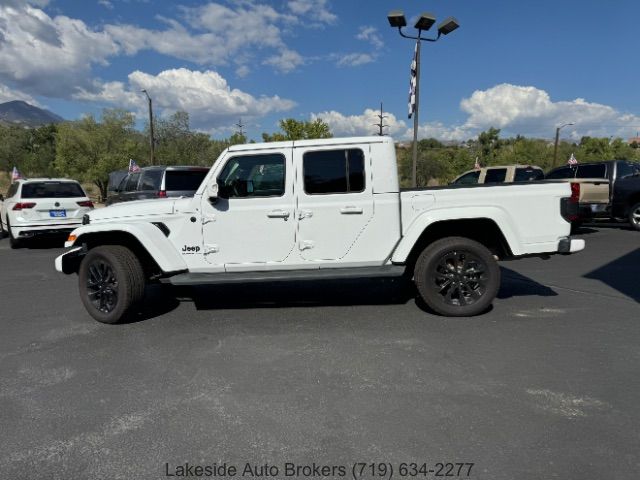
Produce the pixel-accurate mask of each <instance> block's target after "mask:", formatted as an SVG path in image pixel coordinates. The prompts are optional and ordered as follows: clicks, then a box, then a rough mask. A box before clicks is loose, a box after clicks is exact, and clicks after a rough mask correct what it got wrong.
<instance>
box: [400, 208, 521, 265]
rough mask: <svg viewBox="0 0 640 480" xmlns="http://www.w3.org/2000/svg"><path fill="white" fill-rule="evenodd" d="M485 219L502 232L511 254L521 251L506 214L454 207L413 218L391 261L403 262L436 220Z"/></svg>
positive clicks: (428, 212)
mask: <svg viewBox="0 0 640 480" xmlns="http://www.w3.org/2000/svg"><path fill="white" fill-rule="evenodd" d="M473 219H487V220H491V221H493V222H494V223H495V224H496V225H497V227H498V228H499V229H500V231H501V232H502V235H503V236H504V239H505V240H506V242H507V244H508V247H509V249H510V250H511V253H512V254H513V255H521V254H522V253H523V249H522V246H521V245H520V242H519V241H518V240H517V236H516V235H515V228H514V227H513V226H512V224H511V221H510V220H509V217H508V215H507V214H506V212H504V211H503V210H501V209H499V208H497V207H456V208H446V209H442V210H429V211H427V212H424V213H423V214H421V215H419V216H418V217H417V218H415V219H414V220H413V222H412V223H411V225H410V226H409V229H408V230H407V232H406V234H405V235H404V236H403V237H402V240H400V243H399V244H398V246H397V247H396V249H395V251H394V252H393V255H392V257H391V261H392V262H393V263H405V262H406V261H407V258H409V255H410V254H411V251H412V249H413V247H414V245H416V243H417V242H418V240H419V239H420V236H421V235H422V234H423V232H424V231H425V230H427V228H429V227H430V226H431V225H434V224H435V223H437V222H444V221H446V222H454V221H455V220H473Z"/></svg>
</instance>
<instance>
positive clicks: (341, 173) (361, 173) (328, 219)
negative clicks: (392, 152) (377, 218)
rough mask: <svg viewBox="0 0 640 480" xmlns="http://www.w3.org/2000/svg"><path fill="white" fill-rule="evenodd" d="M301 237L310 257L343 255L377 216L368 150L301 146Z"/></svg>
mask: <svg viewBox="0 0 640 480" xmlns="http://www.w3.org/2000/svg"><path fill="white" fill-rule="evenodd" d="M294 164H295V165H296V166H297V168H298V175H297V180H296V181H297V183H296V192H297V200H298V211H297V215H298V241H297V248H298V249H299V250H300V251H301V253H300V254H301V256H302V258H303V259H304V260H308V261H322V260H339V259H341V258H343V257H344V256H345V255H346V254H347V253H348V252H349V250H350V249H351V246H352V245H353V244H354V243H355V242H356V240H357V239H358V237H359V236H360V235H361V233H362V232H363V231H364V229H365V228H366V227H367V224H368V223H369V222H370V220H371V219H372V218H373V205H374V202H373V187H372V182H371V175H370V171H371V157H370V153H369V150H368V149H367V150H366V151H365V150H363V149H362V148H352V147H349V146H346V147H343V148H337V147H335V146H328V147H298V148H295V149H294Z"/></svg>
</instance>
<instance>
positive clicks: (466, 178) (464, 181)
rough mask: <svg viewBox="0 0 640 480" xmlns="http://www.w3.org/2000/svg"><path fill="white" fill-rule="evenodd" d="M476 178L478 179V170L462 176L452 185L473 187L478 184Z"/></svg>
mask: <svg viewBox="0 0 640 480" xmlns="http://www.w3.org/2000/svg"><path fill="white" fill-rule="evenodd" d="M478 178H480V170H475V171H473V172H469V173H466V174H464V175H463V176H461V177H460V178H458V179H457V180H456V181H455V182H453V183H454V184H456V185H474V184H476V183H478Z"/></svg>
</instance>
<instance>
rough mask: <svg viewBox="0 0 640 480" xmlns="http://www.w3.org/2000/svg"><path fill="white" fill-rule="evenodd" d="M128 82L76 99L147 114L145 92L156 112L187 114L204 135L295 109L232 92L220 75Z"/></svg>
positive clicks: (137, 77)
mask: <svg viewBox="0 0 640 480" xmlns="http://www.w3.org/2000/svg"><path fill="white" fill-rule="evenodd" d="M128 80H129V81H128V84H127V85H125V84H124V83H123V82H108V83H104V84H102V85H101V89H100V90H99V91H98V92H91V91H86V90H83V91H81V92H80V93H78V94H76V95H75V98H76V99H78V100H85V101H93V102H100V103H106V104H109V105H115V106H118V107H122V108H130V109H134V110H138V111H139V112H144V111H146V102H145V101H144V97H143V95H142V94H141V93H140V91H141V90H142V89H146V90H147V91H148V92H149V95H151V97H152V99H153V105H154V108H157V109H158V110H159V111H160V112H164V114H168V113H172V112H175V111H177V110H183V111H186V112H188V113H189V115H190V118H191V120H192V123H193V125H194V127H195V128H198V129H201V130H205V131H211V130H212V129H214V128H220V127H221V126H222V127H223V126H224V124H225V123H228V122H230V121H233V120H237V119H238V117H242V118H254V117H261V116H263V115H267V114H269V113H272V112H282V111H286V110H290V109H291V108H293V107H294V106H295V102H293V101H292V100H288V99H284V98H280V97H279V96H277V95H274V96H272V97H267V96H261V97H257V98H256V97H254V96H252V95H250V94H248V93H246V92H243V91H241V90H238V89H232V88H231V87H230V86H229V84H228V83H227V81H226V80H225V79H224V78H223V77H222V76H220V74H218V73H217V72H213V71H205V72H200V71H192V70H188V69H186V68H178V69H171V70H165V71H163V72H160V73H159V74H158V75H150V74H148V73H144V72H140V71H135V72H132V73H131V74H129V77H128Z"/></svg>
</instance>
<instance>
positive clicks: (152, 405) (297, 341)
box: [0, 226, 640, 480]
mask: <svg viewBox="0 0 640 480" xmlns="http://www.w3.org/2000/svg"><path fill="white" fill-rule="evenodd" d="M580 236H582V237H583V238H585V239H586V241H587V249H586V250H585V251H584V252H582V253H580V254H577V255H573V256H555V257H552V258H551V259H550V260H542V259H537V258H529V259H523V260H519V261H515V262H503V263H502V268H503V282H502V288H501V290H500V293H499V296H498V298H497V299H496V301H495V302H494V304H493V308H492V309H491V310H490V311H489V312H487V313H486V314H484V315H482V316H478V317H474V318H466V319H450V318H442V317H438V316H435V315H432V314H430V313H428V312H425V310H424V308H423V307H422V305H421V304H420V302H417V301H416V299H415V293H414V291H413V289H412V288H411V286H408V285H406V284H404V283H402V282H400V281H391V280H379V281H349V282H323V283H314V284H304V283H303V284H301V283H283V284H274V285H251V286H234V287H216V288H206V289H197V291H196V292H195V294H196V298H195V300H193V301H192V300H188V299H182V300H172V299H171V297H170V296H168V295H167V292H166V291H165V290H159V289H154V290H153V291H152V292H151V299H152V301H151V302H150V307H149V311H148V312H147V314H146V317H149V318H145V317H143V318H142V319H141V320H140V321H138V322H135V323H130V324H126V325H116V326H107V325H101V324H99V323H96V322H95V321H93V320H92V319H91V318H90V317H89V316H88V315H87V314H86V313H85V311H84V309H83V307H82V305H81V303H80V300H79V298H78V292H77V285H76V281H77V279H76V277H75V276H62V275H59V274H57V273H56V272H55V271H54V268H53V258H54V257H55V256H56V255H57V254H58V253H59V252H60V251H61V249H59V248H50V246H48V245H46V244H44V245H42V244H39V245H34V246H33V247H34V248H25V249H20V250H17V251H12V250H10V249H9V245H8V241H7V239H3V240H0V332H1V333H0V432H1V434H0V477H1V478H6V479H15V480H19V479H85V478H92V479H93V478H100V479H103V478H104V479H146V478H150V479H152V478H166V476H167V473H171V472H174V473H175V472H176V468H177V466H179V465H184V464H185V462H189V463H190V464H198V465H213V464H214V463H217V464H221V463H225V462H226V463H227V465H237V466H239V468H240V469H241V470H242V469H243V468H244V466H245V463H247V462H249V463H250V464H251V465H256V466H263V465H264V464H269V465H271V466H277V467H279V474H278V477H279V478H285V477H284V475H283V471H284V470H283V467H282V466H283V465H284V463H285V462H293V463H296V464H298V465H311V464H312V463H314V462H315V464H316V465H338V466H340V465H342V466H346V467H347V476H348V477H350V476H351V470H350V469H351V466H352V465H353V464H354V462H381V463H387V464H390V465H391V466H393V467H394V468H398V466H399V464H400V463H402V462H417V463H419V464H421V463H423V462H424V463H426V464H427V465H435V464H436V463H437V462H443V463H445V462H452V463H456V462H465V463H473V464H474V466H473V468H472V471H471V476H470V478H474V479H492V480H493V479H519V480H522V479H536V480H538V479H543V478H544V479H551V478H559V479H605V478H606V479H608V480H611V479H623V478H624V479H630V478H636V477H637V474H638V472H639V471H640V433H639V432H640V429H639V428H638V425H640V410H639V409H638V400H639V399H640V379H639V376H638V372H640V303H639V302H640V281H639V274H640V233H638V232H635V231H630V230H627V229H624V228H617V227H613V226H609V227H603V228H600V227H598V228H595V227H586V228H583V230H582V231H581V234H580ZM395 471H396V476H398V475H399V473H398V471H397V470H395ZM247 477H249V478H257V475H254V476H253V477H252V476H251V475H248V476H245V478H247ZM434 477H435V474H434V473H427V474H426V476H425V477H418V478H434ZM299 478H302V477H299ZM315 478H321V477H315ZM365 478H381V477H365ZM394 478H396V477H394ZM462 478H466V477H462Z"/></svg>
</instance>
